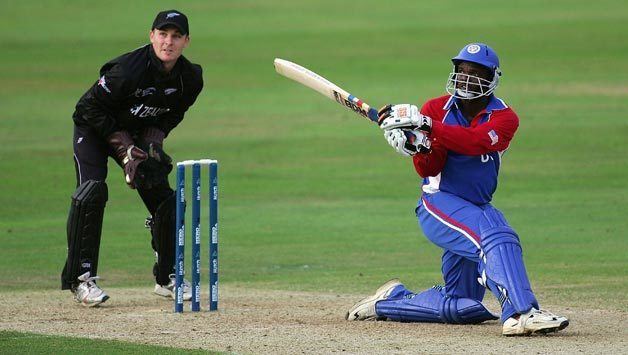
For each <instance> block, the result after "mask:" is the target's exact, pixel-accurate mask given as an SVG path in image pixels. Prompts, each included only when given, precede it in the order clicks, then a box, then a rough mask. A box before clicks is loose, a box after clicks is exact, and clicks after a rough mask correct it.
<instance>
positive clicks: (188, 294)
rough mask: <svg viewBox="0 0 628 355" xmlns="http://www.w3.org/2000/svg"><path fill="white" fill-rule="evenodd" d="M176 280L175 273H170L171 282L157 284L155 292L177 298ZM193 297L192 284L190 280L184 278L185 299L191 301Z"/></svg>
mask: <svg viewBox="0 0 628 355" xmlns="http://www.w3.org/2000/svg"><path fill="white" fill-rule="evenodd" d="M175 280H176V276H175V274H170V282H168V284H167V285H160V284H155V291H154V292H155V294H157V295H159V296H163V297H172V299H174V298H175V294H174V283H175ZM191 299H192V285H191V284H190V281H188V280H186V279H183V300H184V301H189V300H191Z"/></svg>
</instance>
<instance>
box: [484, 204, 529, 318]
mask: <svg viewBox="0 0 628 355" xmlns="http://www.w3.org/2000/svg"><path fill="white" fill-rule="evenodd" d="M480 231H481V237H482V251H483V253H484V258H483V260H482V261H481V262H484V263H485V271H486V277H487V278H488V279H490V280H491V281H493V282H489V283H488V286H489V288H490V289H491V291H492V292H493V293H494V294H496V295H497V296H498V298H500V301H502V303H504V302H506V303H510V304H511V305H512V306H513V307H514V309H515V311H516V313H526V312H528V311H529V310H530V309H531V308H532V307H535V308H537V309H538V308H539V305H538V302H537V300H536V298H535V297H534V292H532V287H531V286H530V281H529V280H528V275H527V272H526V269H525V265H524V263H523V255H522V250H521V245H520V243H519V237H518V236H517V233H515V231H514V230H513V229H512V228H511V227H510V226H509V225H508V222H507V221H506V219H505V218H504V216H503V215H502V214H501V212H499V211H498V210H497V209H494V208H491V209H487V210H485V211H484V218H483V220H482V221H481V222H480ZM494 288H497V290H494ZM506 313H507V312H502V316H511V315H512V314H511V315H507V314H506ZM510 313H512V312H510ZM502 318H503V317H502ZM502 320H503V319H502Z"/></svg>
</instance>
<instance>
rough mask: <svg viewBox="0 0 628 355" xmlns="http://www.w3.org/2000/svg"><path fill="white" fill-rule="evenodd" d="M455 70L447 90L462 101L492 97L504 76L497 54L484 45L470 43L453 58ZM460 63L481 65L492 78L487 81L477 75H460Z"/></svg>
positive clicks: (450, 76)
mask: <svg viewBox="0 0 628 355" xmlns="http://www.w3.org/2000/svg"><path fill="white" fill-rule="evenodd" d="M451 61H452V62H453V63H454V70H453V71H452V72H451V73H450V74H449V79H448V80H447V85H446V86H445V90H447V92H448V93H450V94H451V95H453V96H454V97H457V98H461V99H467V100H470V99H476V98H478V97H481V96H490V95H492V94H493V91H495V89H496V88H497V85H498V84H499V77H500V76H501V75H502V73H501V71H500V70H499V58H498V57H497V53H495V51H494V50H493V49H492V48H491V47H489V46H487V45H486V44H484V43H470V44H467V45H466V46H464V48H462V50H460V53H458V55H457V56H455V57H453V58H451ZM460 62H471V63H476V64H479V65H481V66H483V67H486V68H488V69H489V70H490V72H491V74H492V78H490V79H489V80H486V79H484V78H480V77H478V76H475V75H467V74H463V73H458V68H457V66H458V64H460Z"/></svg>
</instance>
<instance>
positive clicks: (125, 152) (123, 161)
mask: <svg viewBox="0 0 628 355" xmlns="http://www.w3.org/2000/svg"><path fill="white" fill-rule="evenodd" d="M107 142H108V143H109V145H111V147H112V148H113V151H114V153H115V156H116V159H117V161H118V163H119V164H120V165H121V166H122V168H123V169H124V180H125V181H126V184H127V185H128V186H129V187H130V188H132V189H134V188H135V178H136V176H137V167H138V165H139V164H140V163H141V162H143V161H144V160H146V159H147V158H148V154H146V152H145V151H143V150H142V149H140V148H138V147H136V146H135V144H134V142H133V138H131V135H130V134H129V132H127V131H118V132H114V133H112V134H111V135H110V136H109V137H107Z"/></svg>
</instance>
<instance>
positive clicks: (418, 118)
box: [377, 104, 432, 135]
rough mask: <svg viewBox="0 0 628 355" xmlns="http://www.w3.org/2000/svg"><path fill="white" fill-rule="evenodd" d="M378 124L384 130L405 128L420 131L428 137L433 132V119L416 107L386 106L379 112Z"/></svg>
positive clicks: (405, 105) (402, 105)
mask: <svg viewBox="0 0 628 355" xmlns="http://www.w3.org/2000/svg"><path fill="white" fill-rule="evenodd" d="M378 115H379V119H378V121H377V122H378V124H379V127H380V128H381V129H383V130H390V129H394V128H403V129H409V130H417V129H418V130H420V131H423V132H425V133H427V134H428V135H429V134H430V133H431V132H432V119H431V118H429V117H427V116H425V115H422V114H421V113H420V112H419V108H418V107H416V106H415V105H410V104H401V105H386V106H384V107H382V108H381V109H380V110H379V112H378Z"/></svg>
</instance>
